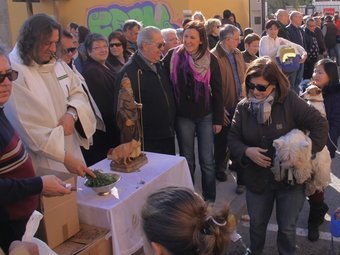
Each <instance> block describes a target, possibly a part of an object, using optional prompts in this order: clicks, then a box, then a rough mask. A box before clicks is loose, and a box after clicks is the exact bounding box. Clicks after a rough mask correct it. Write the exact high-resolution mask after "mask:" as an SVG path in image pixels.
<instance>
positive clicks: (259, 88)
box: [246, 81, 270, 92]
mask: <svg viewBox="0 0 340 255" xmlns="http://www.w3.org/2000/svg"><path fill="white" fill-rule="evenodd" d="M246 85H247V87H248V89H257V91H260V92H265V91H266V90H267V89H268V87H269V86H270V83H269V84H268V85H260V84H254V83H252V82H251V81H247V82H246Z"/></svg>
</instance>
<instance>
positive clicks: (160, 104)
mask: <svg viewBox="0 0 340 255" xmlns="http://www.w3.org/2000/svg"><path fill="white" fill-rule="evenodd" d="M155 66H156V68H157V72H154V71H153V70H152V69H151V68H150V67H149V66H148V65H147V63H146V62H145V61H144V60H143V59H142V57H141V56H140V55H139V54H138V52H136V53H135V54H134V55H133V56H132V57H131V58H130V60H129V61H128V62H127V63H126V64H125V66H124V67H123V68H122V69H121V71H120V72H119V73H118V76H117V80H116V83H115V90H116V91H119V89H120V83H121V80H122V78H123V76H124V74H126V75H127V76H128V77H129V79H130V81H131V86H132V89H133V94H134V97H135V101H136V102H141V103H142V104H143V110H142V113H143V116H142V117H143V130H144V138H145V139H164V138H170V137H173V136H174V135H175V133H174V120H175V102H174V96H173V91H172V87H171V85H170V79H169V76H168V75H167V74H166V72H165V70H164V67H163V65H162V64H161V63H157V64H155ZM138 77H139V78H138ZM138 80H140V94H139V91H138ZM117 101H118V93H117V94H116V97H115V104H114V105H115V109H116V108H117Z"/></svg>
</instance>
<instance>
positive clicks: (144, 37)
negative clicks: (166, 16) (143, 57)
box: [137, 26, 161, 49]
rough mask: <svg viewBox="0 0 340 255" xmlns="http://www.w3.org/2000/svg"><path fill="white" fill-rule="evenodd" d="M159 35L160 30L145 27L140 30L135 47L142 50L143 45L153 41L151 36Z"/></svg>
mask: <svg viewBox="0 0 340 255" xmlns="http://www.w3.org/2000/svg"><path fill="white" fill-rule="evenodd" d="M157 33H161V30H160V29H159V28H157V27H154V26H147V27H145V28H142V29H141V30H140V31H139V33H138V37H137V46H138V49H142V48H143V43H151V42H152V39H153V35H154V34H157Z"/></svg>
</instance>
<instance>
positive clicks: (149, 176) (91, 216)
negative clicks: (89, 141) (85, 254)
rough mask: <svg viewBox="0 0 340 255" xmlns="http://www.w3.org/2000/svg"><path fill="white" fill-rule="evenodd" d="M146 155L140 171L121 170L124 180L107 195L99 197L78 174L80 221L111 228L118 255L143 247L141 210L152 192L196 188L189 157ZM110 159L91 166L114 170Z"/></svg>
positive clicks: (114, 249) (128, 254)
mask: <svg viewBox="0 0 340 255" xmlns="http://www.w3.org/2000/svg"><path fill="white" fill-rule="evenodd" d="M146 156H147V158H148V161H149V162H148V163H147V164H146V165H144V166H143V167H141V169H140V171H137V172H132V173H118V172H117V173H118V174H120V175H121V179H120V181H119V182H118V183H117V185H116V187H115V188H114V189H113V190H112V192H111V193H112V194H110V195H107V196H98V195H97V194H96V193H94V191H93V190H91V189H89V188H87V187H85V186H84V179H82V178H80V177H78V188H81V189H82V190H81V191H78V192H77V203H78V211H79V219H80V222H81V223H86V224H89V225H95V226H98V227H102V228H107V229H111V231H112V248H113V254H114V255H130V254H132V253H134V252H136V251H137V250H138V249H140V248H141V247H142V246H143V235H142V229H141V226H140V223H141V219H140V212H141V208H142V206H143V204H144V203H145V201H146V198H147V196H148V195H149V194H151V193H153V192H155V191H156V190H158V189H160V188H163V187H166V186H183V187H188V188H191V189H193V184H192V180H191V176H190V171H189V168H188V164H187V161H186V160H185V158H183V157H179V156H172V155H165V154H156V153H146ZM110 162H111V161H110V160H107V159H104V160H102V161H100V162H98V163H96V164H95V165H93V166H92V167H91V169H93V170H94V169H102V170H103V171H104V172H112V171H110Z"/></svg>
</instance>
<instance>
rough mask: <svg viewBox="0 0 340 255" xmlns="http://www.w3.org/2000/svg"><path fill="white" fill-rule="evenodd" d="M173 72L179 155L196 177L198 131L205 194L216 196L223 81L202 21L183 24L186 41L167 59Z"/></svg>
mask: <svg viewBox="0 0 340 255" xmlns="http://www.w3.org/2000/svg"><path fill="white" fill-rule="evenodd" d="M164 62H165V66H166V67H167V69H168V71H169V73H170V79H171V82H172V86H173V89H174V95H175V102H176V111H177V112H176V113H177V116H176V134H177V139H178V144H179V150H180V154H181V155H182V156H184V157H185V158H186V159H187V161H188V165H189V169H190V172H191V176H192V178H193V180H194V172H195V150H194V142H195V134H196V136H197V142H198V154H199V162H200V166H201V171H202V189H203V197H204V199H205V200H207V201H209V202H212V203H213V202H214V201H215V198H216V183H215V163H214V155H213V150H214V133H215V134H217V133H219V132H220V131H221V129H222V123H223V116H224V112H223V111H224V109H223V102H222V85H221V83H222V81H221V73H220V68H219V66H218V62H217V59H216V57H215V56H214V55H212V54H211V53H210V52H209V51H208V40H207V34H206V31H205V28H204V25H203V23H201V22H199V21H191V22H189V23H188V24H187V25H185V27H184V33H183V44H182V45H180V46H178V47H177V48H174V49H172V50H170V51H169V53H168V54H167V56H166V57H165V58H164Z"/></svg>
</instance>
